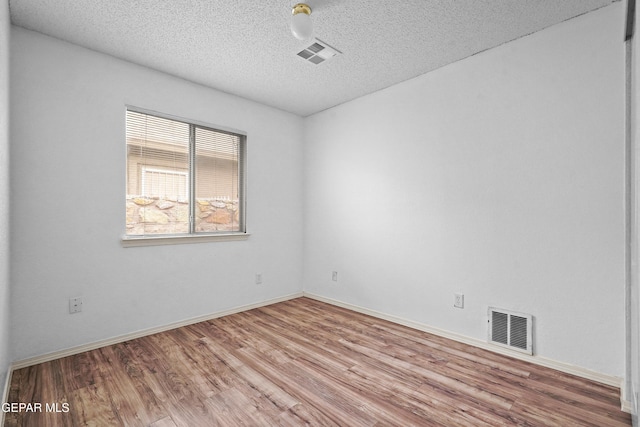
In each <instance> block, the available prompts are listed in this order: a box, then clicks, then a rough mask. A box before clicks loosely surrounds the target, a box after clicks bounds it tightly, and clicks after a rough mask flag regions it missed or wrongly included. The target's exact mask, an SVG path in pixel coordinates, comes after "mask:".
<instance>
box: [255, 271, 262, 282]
mask: <svg viewBox="0 0 640 427" xmlns="http://www.w3.org/2000/svg"><path fill="white" fill-rule="evenodd" d="M256 285H262V273H256Z"/></svg>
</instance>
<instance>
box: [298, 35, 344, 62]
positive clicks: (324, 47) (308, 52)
mask: <svg viewBox="0 0 640 427" xmlns="http://www.w3.org/2000/svg"><path fill="white" fill-rule="evenodd" d="M339 53H340V52H339V51H337V50H336V49H334V48H332V47H331V46H329V45H328V44H326V43H325V42H323V41H320V40H318V39H313V41H312V43H311V45H310V46H309V47H307V48H306V49H303V50H301V51H300V52H298V56H299V57H300V58H302V59H304V60H307V61H309V62H312V63H314V64H316V65H318V64H322V63H323V62H326V61H328V60H329V59H331V58H333V57H334V56H336V55H338V54H339Z"/></svg>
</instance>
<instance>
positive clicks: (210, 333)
mask: <svg viewBox="0 0 640 427" xmlns="http://www.w3.org/2000/svg"><path fill="white" fill-rule="evenodd" d="M619 393H620V391H619V389H617V388H615V387H610V386H606V385H602V384H599V383H596V382H592V381H588V380H585V379H582V378H579V377H575V376H572V375H568V374H565V373H561V372H558V371H554V370H552V369H548V368H544V367H541V366H537V365H533V364H530V363H527V362H523V361H519V360H516V359H512V358H509V357H506V356H502V355H498V354H496V353H492V352H489V351H486V350H482V349H479V348H476V347H472V346H468V345H465V344H461V343H458V342H455V341H451V340H448V339H446V338H442V337H438V336H435V335H431V334H428V333H425V332H421V331H417V330H413V329H410V328H407V327H403V326H400V325H397V324H394V323H390V322H386V321H383V320H380V319H376V318H373V317H369V316H366V315H362V314H359V313H355V312H352V311H349V310H346V309H343V308H339V307H335V306H332V305H328V304H325V303H321V302H318V301H315V300H312V299H309V298H298V299H294V300H290V301H286V302H282V303H278V304H274V305H270V306H267V307H262V308H257V309H254V310H250V311H247V312H243V313H238V314H233V315H229V316H225V317H221V318H218V319H214V320H210V321H206V322H201V323H197V324H194V325H190V326H186V327H182V328H178V329H174V330H171V331H167V332H162V333H159V334H155V335H150V336H147V337H143V338H139V339H135V340H131V341H127V342H123V343H120V344H115V345H112V346H108V347H103V348H100V349H97V350H93V351H88V352H85V353H82V354H78V355H74V356H69V357H65V358H62V359H58V360H54V361H51V362H47V363H42V364H39V365H36V366H31V367H28V368H24V369H20V370H17V371H15V372H14V373H13V376H12V380H11V388H10V392H9V402H23V403H41V404H42V412H38V411H36V412H20V413H7V414H6V418H5V426H10V427H13V426H36V427H41V426H151V427H178V426H189V427H194V426H224V427H230V426H447V427H449V426H472V427H477V426H536V427H537V426H562V427H566V426H597V427H604V426H611V427H615V426H630V425H631V418H630V416H629V414H626V413H624V412H622V411H621V410H620V395H619ZM47 404H48V405H50V407H54V406H53V405H56V406H55V407H56V408H58V409H60V408H65V407H67V408H68V412H65V411H59V412H47V411H46V409H47V408H46V405H47ZM65 405H66V406H65Z"/></svg>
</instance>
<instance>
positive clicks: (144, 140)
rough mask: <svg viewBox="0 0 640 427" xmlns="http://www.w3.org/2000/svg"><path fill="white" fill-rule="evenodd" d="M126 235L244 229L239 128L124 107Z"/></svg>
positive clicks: (241, 145)
mask: <svg viewBox="0 0 640 427" xmlns="http://www.w3.org/2000/svg"><path fill="white" fill-rule="evenodd" d="M126 125H127V126H126V129H127V130H126V145H127V177H126V181H127V190H126V235H128V236H158V235H173V234H180V235H183V234H187V235H188V234H196V233H200V234H202V233H229V232H241V233H242V232H245V225H244V205H245V200H244V156H245V154H244V152H245V149H244V145H245V137H244V136H243V135H240V134H235V133H230V132H226V131H221V130H216V129H213V128H210V127H206V126H202V125H199V124H193V123H187V122H185V121H181V120H175V119H169V118H163V117H158V116H156V115H151V114H147V113H143V112H138V111H134V110H128V111H127V115H126Z"/></svg>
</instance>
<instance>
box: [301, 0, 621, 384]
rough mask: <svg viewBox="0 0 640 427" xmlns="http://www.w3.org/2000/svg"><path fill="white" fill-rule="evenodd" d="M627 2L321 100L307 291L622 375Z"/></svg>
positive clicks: (310, 158) (310, 165) (311, 169)
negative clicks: (519, 320) (504, 319)
mask: <svg viewBox="0 0 640 427" xmlns="http://www.w3.org/2000/svg"><path fill="white" fill-rule="evenodd" d="M622 8H623V4H622V3H617V4H614V5H612V6H608V7H606V8H604V9H601V10H599V11H596V12H594V13H590V14H587V15H583V16H580V17H578V18H576V19H573V20H570V21H567V22H565V23H562V24H559V25H556V26H553V27H551V28H548V29H546V30H544V31H542V32H538V33H535V34H533V35H530V36H527V37H524V38H521V39H518V40H516V41H514V42H512V43H508V44H505V45H502V46H500V47H498V48H496V49H492V50H490V51H486V52H483V53H481V54H478V55H475V56H473V57H471V58H468V59H465V60H463V61H460V62H457V63H455V64H452V65H450V66H447V67H444V68H441V69H439V70H436V71H434V72H431V73H429V74H426V75H423V76H421V77H418V78H415V79H413V80H410V81H407V82H404V83H402V84H399V85H396V86H393V87H390V88H388V89H386V90H383V91H380V92H377V93H374V94H372V95H369V96H365V97H363V98H360V99H358V100H355V101H352V102H349V103H347V104H344V105H341V106H338V107H335V108H333V109H330V110H327V111H324V112H322V113H319V114H316V115H313V116H311V117H309V118H307V119H306V121H305V144H306V146H307V149H306V151H305V180H306V181H305V243H304V247H305V268H304V286H305V291H307V292H311V293H314V294H318V295H321V296H324V297H327V298H333V299H336V300H340V301H343V302H346V303H350V304H355V305H359V306H362V307H366V308H369V309H372V310H378V311H381V312H384V313H386V314H391V315H395V316H400V317H404V318H406V319H409V320H413V321H417V322H421V323H424V324H427V325H430V326H432V327H437V328H441V329H444V330H447V331H450V332H454V333H458V334H462V335H466V336H469V337H472V338H475V339H479V340H485V339H486V329H487V326H486V325H487V323H486V322H487V314H486V311H487V307H488V306H497V307H500V308H504V309H511V310H516V311H521V312H525V313H531V314H533V315H534V316H535V323H534V325H535V327H534V333H535V341H534V346H535V353H536V354H537V355H539V356H542V357H545V358H550V359H553V360H556V361H560V362H564V363H569V364H574V365H577V366H580V367H583V368H587V369H591V370H594V371H597V372H600V373H604V374H608V375H615V376H619V377H622V376H624V348H625V343H624V325H625V321H624V294H625V291H624V290H625V282H624V279H625V275H624V273H625V269H624V248H625V228H624V226H625V224H624V141H625V139H624V44H623V40H622V39H623V36H622V32H623V29H622V21H623V19H622V15H623V9H622ZM421 54H422V53H421ZM423 54H428V52H424V53H423ZM332 270H336V271H338V276H339V281H338V282H337V283H335V282H332V281H331V271H332ZM454 292H462V293H464V295H465V308H464V309H462V310H461V309H456V308H453V294H454Z"/></svg>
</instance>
